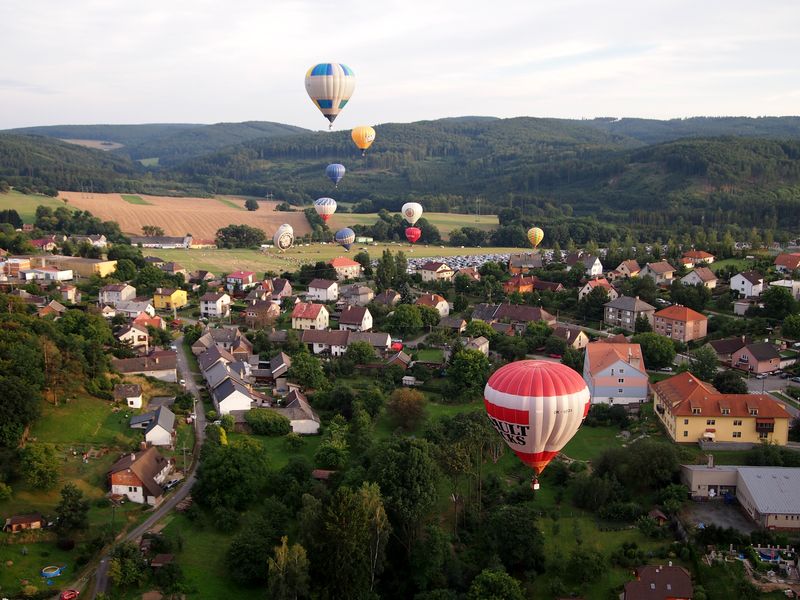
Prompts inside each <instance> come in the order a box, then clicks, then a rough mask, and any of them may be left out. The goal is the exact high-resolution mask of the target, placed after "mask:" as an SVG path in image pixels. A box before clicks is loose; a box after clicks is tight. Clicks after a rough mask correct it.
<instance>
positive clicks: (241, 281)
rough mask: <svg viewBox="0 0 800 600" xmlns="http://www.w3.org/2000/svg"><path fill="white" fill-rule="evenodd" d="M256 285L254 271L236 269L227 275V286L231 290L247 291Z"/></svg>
mask: <svg viewBox="0 0 800 600" xmlns="http://www.w3.org/2000/svg"><path fill="white" fill-rule="evenodd" d="M255 285H256V274H255V273H254V272H253V271H234V272H233V273H229V274H228V275H226V276H225V287H226V288H227V289H228V291H229V292H235V291H241V292H245V291H247V290H249V289H250V288H251V287H254V286H255Z"/></svg>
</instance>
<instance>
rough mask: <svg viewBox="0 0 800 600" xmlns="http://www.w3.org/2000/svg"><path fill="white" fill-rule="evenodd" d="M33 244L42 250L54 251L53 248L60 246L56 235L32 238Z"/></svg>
mask: <svg viewBox="0 0 800 600" xmlns="http://www.w3.org/2000/svg"><path fill="white" fill-rule="evenodd" d="M31 246H33V247H34V248H36V249H37V250H41V251H42V252H52V251H53V250H55V249H56V248H58V244H57V243H56V236H54V235H51V236H49V237H45V238H39V239H36V240H31Z"/></svg>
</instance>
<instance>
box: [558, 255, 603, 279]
mask: <svg viewBox="0 0 800 600" xmlns="http://www.w3.org/2000/svg"><path fill="white" fill-rule="evenodd" d="M564 263H565V264H566V265H567V271H571V270H572V269H573V267H578V268H579V269H581V270H582V271H583V272H584V273H585V274H586V276H587V277H599V276H600V275H602V274H603V263H601V262H600V259H599V258H597V257H596V256H593V255H591V254H586V253H584V252H571V253H570V254H568V255H567V258H566V259H565V260H564Z"/></svg>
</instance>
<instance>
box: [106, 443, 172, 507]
mask: <svg viewBox="0 0 800 600" xmlns="http://www.w3.org/2000/svg"><path fill="white" fill-rule="evenodd" d="M171 472H172V462H170V461H169V460H168V459H166V458H164V457H163V456H162V455H161V453H160V452H159V451H158V450H156V448H154V447H152V446H151V447H150V448H147V449H146V450H141V451H139V452H131V453H129V454H125V455H124V456H123V457H122V458H120V459H119V460H118V461H117V462H115V463H114V464H113V465H111V469H109V471H108V482H109V485H110V486H111V493H112V494H115V495H117V496H125V497H126V498H128V500H129V501H130V502H136V503H138V504H149V505H151V506H156V505H158V504H159V503H160V502H161V500H162V499H163V497H164V489H163V488H162V487H161V486H162V485H164V483H165V482H166V480H167V476H168V475H169V474H170V473H171Z"/></svg>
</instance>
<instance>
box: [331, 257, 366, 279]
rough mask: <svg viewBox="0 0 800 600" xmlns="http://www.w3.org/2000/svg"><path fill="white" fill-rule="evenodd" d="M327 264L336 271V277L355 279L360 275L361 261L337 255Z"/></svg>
mask: <svg viewBox="0 0 800 600" xmlns="http://www.w3.org/2000/svg"><path fill="white" fill-rule="evenodd" d="M328 264H329V265H330V266H332V267H333V269H334V270H335V271H336V277H337V279H356V278H357V277H361V271H362V267H361V263H359V262H356V261H354V260H352V259H350V258H347V257H345V256H337V257H336V258H334V259H333V260H331V261H329V262H328Z"/></svg>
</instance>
